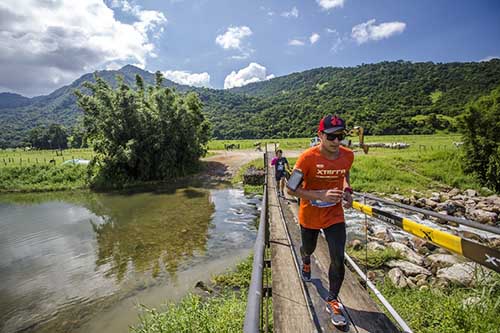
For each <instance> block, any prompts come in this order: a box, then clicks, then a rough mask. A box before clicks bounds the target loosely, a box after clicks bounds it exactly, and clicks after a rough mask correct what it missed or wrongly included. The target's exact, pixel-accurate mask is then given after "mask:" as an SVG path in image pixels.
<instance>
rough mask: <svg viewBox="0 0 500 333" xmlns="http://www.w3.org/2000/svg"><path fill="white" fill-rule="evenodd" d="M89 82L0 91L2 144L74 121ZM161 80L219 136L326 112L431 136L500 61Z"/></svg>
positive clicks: (494, 74)
mask: <svg viewBox="0 0 500 333" xmlns="http://www.w3.org/2000/svg"><path fill="white" fill-rule="evenodd" d="M97 74H98V75H99V76H101V77H103V78H104V79H105V80H106V81H108V82H111V83H114V82H115V77H116V75H118V74H119V75H122V76H123V77H124V80H125V82H127V83H129V84H130V85H134V83H135V75H136V74H139V75H141V76H142V77H143V78H144V81H145V82H146V83H148V84H153V82H154V74H153V73H150V72H147V71H144V70H141V69H139V68H137V67H134V66H131V65H127V66H125V67H123V68H121V69H120V70H118V71H99V72H97ZM87 80H90V81H92V80H93V74H85V75H83V76H82V77H80V78H79V79H78V80H76V81H74V82H73V83H72V84H70V85H68V86H64V87H62V88H60V89H58V90H56V91H54V92H53V93H51V94H50V95H47V96H38V97H34V98H26V97H23V96H20V95H16V94H8V93H2V94H0V147H8V146H19V145H23V144H25V142H26V141H27V135H28V133H29V130H30V129H32V128H34V127H36V126H39V125H44V124H50V123H54V122H55V123H60V124H63V125H65V126H68V127H69V126H72V125H73V124H74V123H75V121H76V119H77V117H78V116H79V115H80V114H81V111H80V110H78V108H77V106H76V103H75V101H76V98H75V96H74V94H73V90H74V89H77V88H79V87H80V86H81V84H82V83H83V82H84V81H87ZM164 85H165V86H168V87H174V88H175V89H176V90H177V91H179V92H181V93H184V92H188V91H195V92H197V93H198V94H199V96H200V99H201V100H202V101H203V103H204V110H205V112H206V113H207V115H208V118H209V119H210V120H211V121H212V124H213V126H214V136H215V137H216V138H226V139H236V138H264V137H267V138H272V137H304V136H311V135H313V133H314V131H315V128H316V125H317V122H318V119H319V118H320V117H321V116H323V115H325V114H327V113H337V114H340V115H342V116H343V117H345V118H346V120H347V121H348V124H350V125H361V126H363V127H364V128H365V129H366V131H367V132H368V133H370V134H418V133H422V134H423V133H426V134H427V133H433V132H435V131H443V130H444V131H451V132H453V131H455V130H456V117H457V116H458V115H460V114H461V113H462V111H463V110H464V106H465V104H466V103H468V102H469V101H470V100H472V99H475V98H477V97H479V96H482V95H486V94H488V93H489V92H490V91H491V90H492V89H494V88H495V87H497V86H498V85H500V60H498V59H494V60H491V61H488V62H479V63H474V62H472V63H447V64H435V63H432V62H426V63H411V62H406V61H397V62H382V63H378V64H368V65H360V66H357V67H351V68H333V67H324V68H316V69H312V70H308V71H304V72H300V73H293V74H289V75H286V76H282V77H278V78H274V79H272V80H269V81H264V82H257V83H252V84H249V85H246V86H244V87H240V88H233V89H229V90H216V89H208V88H195V87H189V86H183V85H179V84H176V83H174V82H172V81H169V80H165V81H164Z"/></svg>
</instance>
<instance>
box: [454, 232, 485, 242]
mask: <svg viewBox="0 0 500 333" xmlns="http://www.w3.org/2000/svg"><path fill="white" fill-rule="evenodd" d="M459 235H460V236H462V238H468V239H472V240H475V241H477V242H480V243H484V238H483V237H481V236H479V235H478V234H476V233H473V232H472V231H467V230H461V231H460V232H459Z"/></svg>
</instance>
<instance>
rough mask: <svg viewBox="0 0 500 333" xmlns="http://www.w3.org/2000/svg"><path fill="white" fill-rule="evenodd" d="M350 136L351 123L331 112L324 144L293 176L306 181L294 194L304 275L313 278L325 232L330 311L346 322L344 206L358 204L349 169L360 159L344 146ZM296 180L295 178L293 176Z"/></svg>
mask: <svg viewBox="0 0 500 333" xmlns="http://www.w3.org/2000/svg"><path fill="white" fill-rule="evenodd" d="M345 134H346V129H345V123H344V121H343V120H342V119H340V118H339V117H337V116H331V115H329V116H326V117H324V118H323V119H321V121H320V123H319V126H318V137H319V138H320V140H321V142H320V144H319V145H317V146H314V147H311V148H309V149H307V150H306V151H304V152H303V153H302V154H301V155H300V156H299V158H298V160H297V163H296V164H295V168H294V171H293V172H292V176H291V178H292V177H294V176H295V175H294V173H295V172H296V171H295V170H298V171H297V174H299V175H301V174H300V172H302V174H303V176H302V179H303V180H302V184H301V186H299V187H298V188H297V189H296V190H295V191H293V190H291V189H290V188H288V193H289V194H290V195H293V196H296V197H299V198H300V199H301V200H300V208H299V222H300V229H301V238H302V244H301V247H300V253H301V256H302V270H301V274H302V279H303V280H304V281H311V255H312V254H313V252H314V250H315V249H316V242H317V240H318V235H319V233H320V230H323V233H324V235H325V238H326V241H327V243H328V251H329V254H330V267H329V271H328V280H329V294H328V298H327V299H326V309H327V311H328V312H329V313H330V316H331V320H332V322H333V324H334V325H337V326H343V325H346V319H345V317H344V315H343V314H342V311H341V308H342V304H341V303H340V302H339V300H338V296H339V292H340V287H341V286H342V282H343V281H344V274H345V269H344V249H345V242H346V228H345V218H344V209H343V207H342V201H343V206H344V207H345V208H351V207H352V189H351V187H350V185H349V170H350V169H351V166H352V163H353V161H354V154H353V152H352V150H350V149H347V148H345V147H343V146H341V145H340V141H341V140H343V139H344V136H345ZM291 178H290V179H291ZM289 186H290V184H289Z"/></svg>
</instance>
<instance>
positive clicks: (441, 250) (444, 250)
mask: <svg viewBox="0 0 500 333" xmlns="http://www.w3.org/2000/svg"><path fill="white" fill-rule="evenodd" d="M434 252H435V253H440V254H451V252H450V251H448V250H447V249H443V248H442V247H438V248H437V249H436V250H435V251H434Z"/></svg>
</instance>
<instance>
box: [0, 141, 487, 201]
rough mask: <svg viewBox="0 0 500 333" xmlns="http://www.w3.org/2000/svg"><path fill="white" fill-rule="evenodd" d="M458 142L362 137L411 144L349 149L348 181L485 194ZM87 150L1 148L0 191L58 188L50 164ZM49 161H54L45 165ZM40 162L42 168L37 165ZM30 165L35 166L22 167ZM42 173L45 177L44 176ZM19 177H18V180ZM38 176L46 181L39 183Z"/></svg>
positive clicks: (364, 186)
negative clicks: (466, 168)
mask: <svg viewBox="0 0 500 333" xmlns="http://www.w3.org/2000/svg"><path fill="white" fill-rule="evenodd" d="M310 139H311V138H299V139H268V140H213V141H210V142H209V144H208V148H209V152H208V155H212V154H214V153H215V151H217V150H223V149H224V147H225V145H228V144H235V145H238V144H239V145H240V148H239V150H254V149H255V146H254V144H255V143H256V142H261V148H262V149H265V146H264V145H265V144H266V143H267V144H268V149H270V150H274V147H275V146H274V144H276V146H279V147H280V148H282V149H283V150H284V153H285V156H287V151H288V150H294V151H297V150H302V149H306V148H308V147H309V142H310ZM352 141H353V143H356V142H357V139H356V138H352ZM457 141H460V136H458V135H405V136H368V137H366V138H365V142H366V143H374V142H379V143H394V142H402V143H407V144H409V145H410V147H409V148H407V149H390V148H376V147H370V151H369V152H368V154H364V153H363V152H362V151H361V150H360V149H359V148H354V150H355V151H357V153H356V157H355V163H354V165H353V169H352V172H351V175H352V185H353V187H354V189H355V190H357V191H362V192H378V193H401V194H408V193H410V192H411V191H412V190H417V191H423V192H425V191H435V190H440V189H445V188H449V187H457V188H460V189H467V188H473V189H476V190H479V191H481V192H482V193H483V194H490V192H489V191H488V190H486V189H484V188H481V186H480V185H479V183H478V182H477V180H476V179H475V178H474V177H473V176H472V175H466V174H464V172H463V170H462V167H461V163H460V158H461V154H462V153H461V150H460V149H459V148H457V147H455V145H454V144H453V142H457ZM237 150H238V149H237ZM92 154H93V152H92V150H91V149H67V150H63V151H62V152H59V151H55V150H45V151H41V150H32V151H24V150H19V149H18V150H0V190H1V191H16V190H20V189H21V188H22V190H23V191H29V190H30V188H33V189H34V190H38V191H41V190H43V189H44V188H47V190H50V189H62V188H61V184H59V183H54V184H52V186H51V185H50V183H51V182H52V180H54V181H56V180H57V179H59V178H58V177H60V176H57V177H54V176H53V174H54V172H55V170H52V169H51V168H59V167H60V166H61V164H62V163H63V162H64V161H68V160H70V159H91V157H92ZM52 159H54V161H55V163H54V164H55V165H51V164H50V163H49V161H50V160H52ZM289 161H290V163H291V164H292V165H293V164H294V163H295V159H289ZM42 165H43V166H44V167H43V168H41V166H42ZM30 166H40V167H39V168H36V167H35V168H33V167H31V168H29V169H26V170H25V168H27V167H30ZM82 168H84V166H82ZM38 169H39V170H38ZM79 169H80V168H79ZM22 170H25V171H26V172H22ZM37 170H38V171H37ZM28 171H29V172H28ZM49 173H50V175H48V174H49ZM62 173H63V174H65V177H64V179H65V180H66V183H65V185H64V186H63V187H67V188H75V186H71V185H70V183H71V179H73V178H75V179H76V178H78V179H79V181H78V185H77V186H76V187H77V188H81V187H82V186H85V185H84V184H83V182H82V180H81V177H82V176H83V175H84V172H82V170H75V173H78V177H71V173H72V172H71V168H69V169H66V168H65V169H64V170H60V171H58V172H57V174H58V175H59V174H62ZM45 174H47V177H45V176H44V175H45ZM30 175H31V176H30ZM20 176H22V177H23V179H20V178H19V177H20ZM30 179H31V180H30ZM40 179H42V180H43V182H42V183H44V184H45V185H43V186H42V185H41V183H40Z"/></svg>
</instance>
